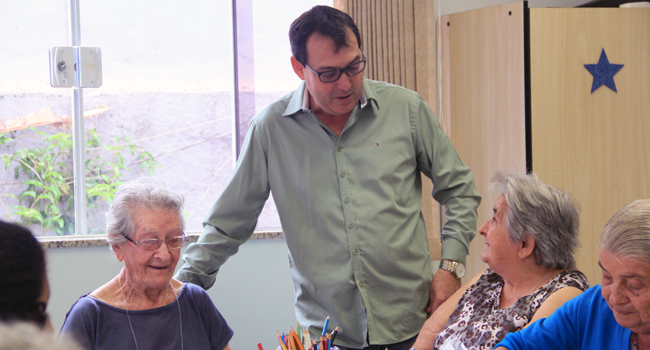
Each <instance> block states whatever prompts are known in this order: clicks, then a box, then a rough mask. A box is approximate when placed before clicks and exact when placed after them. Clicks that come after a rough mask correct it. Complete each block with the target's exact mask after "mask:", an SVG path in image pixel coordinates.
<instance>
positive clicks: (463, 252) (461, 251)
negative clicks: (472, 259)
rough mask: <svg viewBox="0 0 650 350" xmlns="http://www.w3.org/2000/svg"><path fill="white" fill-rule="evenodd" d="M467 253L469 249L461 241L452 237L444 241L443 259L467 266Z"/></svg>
mask: <svg viewBox="0 0 650 350" xmlns="http://www.w3.org/2000/svg"><path fill="white" fill-rule="evenodd" d="M467 253H468V252H467V248H466V247H465V245H464V244H463V243H462V242H460V241H459V240H457V239H455V238H452V237H446V238H445V239H444V244H443V248H442V257H441V259H448V260H453V261H458V262H461V263H463V265H465V261H466V259H467Z"/></svg>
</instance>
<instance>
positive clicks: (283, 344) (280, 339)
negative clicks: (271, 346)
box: [278, 331, 287, 350]
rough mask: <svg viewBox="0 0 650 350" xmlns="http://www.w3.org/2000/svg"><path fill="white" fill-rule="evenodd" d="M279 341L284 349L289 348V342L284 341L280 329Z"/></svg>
mask: <svg viewBox="0 0 650 350" xmlns="http://www.w3.org/2000/svg"><path fill="white" fill-rule="evenodd" d="M278 341H279V342H280V346H281V347H282V350H287V344H285V343H284V340H283V339H282V336H281V335H280V331H278Z"/></svg>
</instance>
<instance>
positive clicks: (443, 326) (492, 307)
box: [414, 173, 589, 350]
mask: <svg viewBox="0 0 650 350" xmlns="http://www.w3.org/2000/svg"><path fill="white" fill-rule="evenodd" d="M493 182H494V184H493V185H494V186H493V187H494V188H495V189H496V190H497V191H498V192H499V193H500V194H501V195H500V196H499V198H498V199H497V201H496V203H495V204H494V208H493V216H492V218H491V219H490V220H488V221H487V222H486V223H485V224H483V225H482V226H481V227H480V228H479V233H480V234H481V235H482V236H484V237H485V245H486V246H485V250H484V251H483V252H482V253H481V260H483V262H485V263H487V264H488V266H489V268H488V269H487V270H485V271H484V272H482V273H479V274H478V275H476V276H475V277H474V278H472V280H471V281H470V282H468V283H467V284H466V285H464V286H463V287H461V288H460V289H459V290H458V291H457V292H456V293H455V294H454V295H452V297H451V298H449V299H448V300H447V301H446V302H445V303H443V304H442V305H441V306H440V307H439V308H438V309H436V311H435V312H434V313H433V314H432V315H431V316H430V317H429V319H428V320H427V321H426V323H425V324H424V327H423V328H422V330H421V332H420V334H419V336H418V339H417V341H416V343H415V345H414V348H416V349H417V350H429V349H432V348H433V349H445V350H446V349H493V348H494V345H495V344H497V343H498V342H499V341H501V340H502V339H503V338H504V337H505V335H506V334H508V333H510V332H514V331H517V330H519V329H522V328H523V327H526V326H527V325H528V324H530V323H531V322H534V321H535V320H537V319H539V318H542V317H546V316H548V315H549V314H551V313H552V312H553V311H554V310H555V309H556V308H557V307H558V306H559V305H562V304H563V303H564V302H566V301H567V300H570V299H571V298H573V297H575V296H576V295H579V294H580V293H582V292H583V291H584V290H586V289H587V288H588V287H589V283H588V282H587V278H586V277H585V276H584V274H582V273H581V272H579V271H576V270H574V269H575V260H574V258H573V253H574V251H575V249H576V248H577V247H578V227H579V215H578V211H577V209H576V207H575V204H574V201H573V199H572V197H571V196H570V195H569V194H567V193H565V192H562V191H561V190H559V189H557V188H554V187H551V186H549V185H546V184H544V183H542V182H541V181H540V180H539V179H538V178H537V176H536V175H534V174H531V175H523V174H516V173H512V174H503V173H497V174H496V175H495V177H494V178H493Z"/></svg>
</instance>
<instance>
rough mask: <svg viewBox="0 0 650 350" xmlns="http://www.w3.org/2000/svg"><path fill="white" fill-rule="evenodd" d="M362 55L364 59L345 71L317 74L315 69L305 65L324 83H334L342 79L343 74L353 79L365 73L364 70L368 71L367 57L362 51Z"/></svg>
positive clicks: (336, 70)
mask: <svg viewBox="0 0 650 350" xmlns="http://www.w3.org/2000/svg"><path fill="white" fill-rule="evenodd" d="M361 55H362V56H363V59H362V60H361V61H359V62H357V63H353V64H351V65H349V66H347V67H345V68H343V69H335V70H328V71H325V72H317V71H316V70H315V69H314V68H312V67H310V66H309V65H308V64H307V63H305V66H307V68H309V69H311V71H312V72H314V73H316V74H318V79H320V81H321V82H322V83H333V82H335V81H337V80H339V79H340V78H341V75H343V73H345V74H347V75H348V76H350V77H352V76H355V75H357V74H359V73H361V72H363V70H364V69H366V55H364V54H363V51H361Z"/></svg>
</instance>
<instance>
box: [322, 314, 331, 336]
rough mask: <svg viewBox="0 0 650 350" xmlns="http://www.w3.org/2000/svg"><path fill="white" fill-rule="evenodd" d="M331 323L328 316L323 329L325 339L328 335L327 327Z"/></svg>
mask: <svg viewBox="0 0 650 350" xmlns="http://www.w3.org/2000/svg"><path fill="white" fill-rule="evenodd" d="M329 323H330V317H329V316H327V318H326V319H325V326H324V327H323V334H322V336H323V337H324V336H325V333H327V325H328V324H329Z"/></svg>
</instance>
